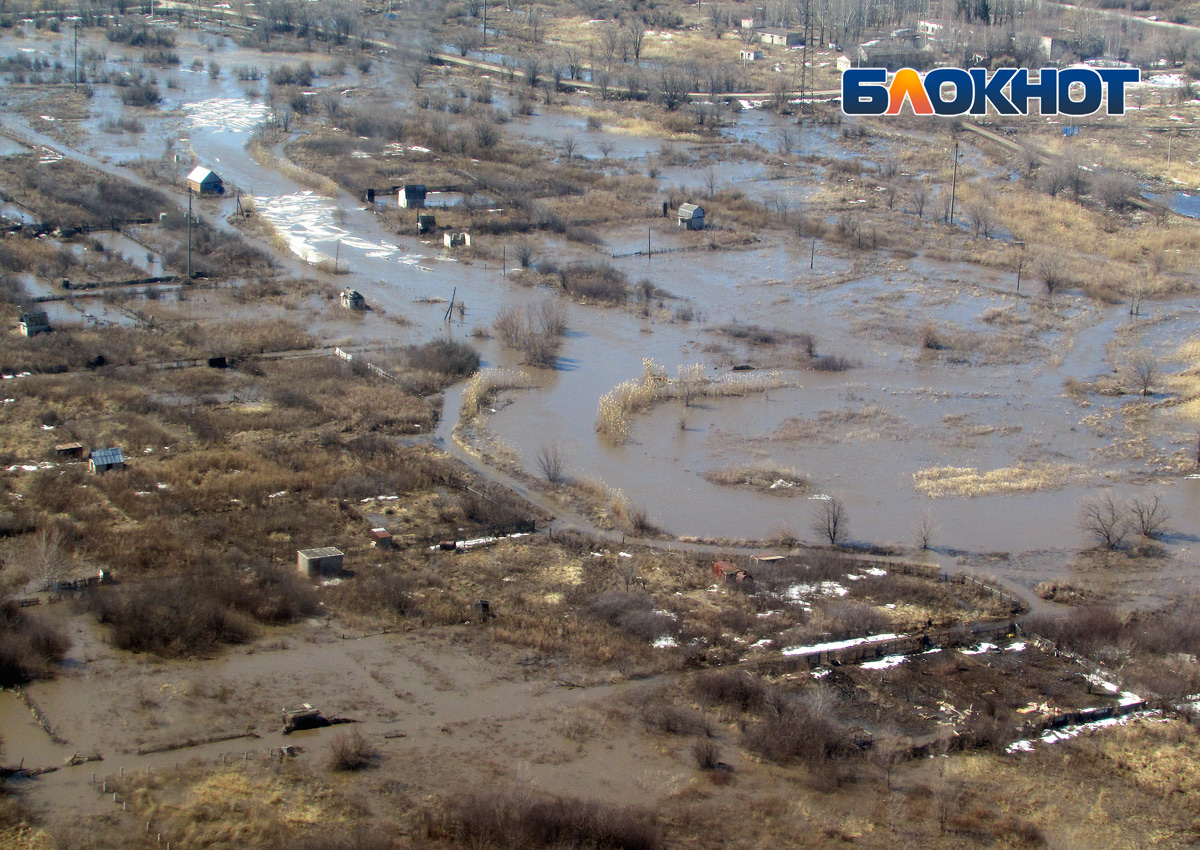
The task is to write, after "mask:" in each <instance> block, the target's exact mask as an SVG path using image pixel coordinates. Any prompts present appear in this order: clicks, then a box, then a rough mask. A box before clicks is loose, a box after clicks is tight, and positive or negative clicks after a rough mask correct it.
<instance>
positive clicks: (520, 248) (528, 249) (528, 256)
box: [513, 236, 537, 269]
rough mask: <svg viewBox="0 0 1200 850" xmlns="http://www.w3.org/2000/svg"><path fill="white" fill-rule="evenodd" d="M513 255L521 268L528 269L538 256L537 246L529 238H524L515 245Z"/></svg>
mask: <svg viewBox="0 0 1200 850" xmlns="http://www.w3.org/2000/svg"><path fill="white" fill-rule="evenodd" d="M513 255H514V256H515V257H516V258H517V262H518V263H520V264H521V268H524V269H527V268H529V265H530V264H531V263H532V262H533V258H534V257H535V256H536V255H537V246H536V245H534V244H533V242H532V240H530V239H529V238H528V237H525V236H522V237H521V238H520V239H518V240H517V241H516V243H515V244H514V245H513Z"/></svg>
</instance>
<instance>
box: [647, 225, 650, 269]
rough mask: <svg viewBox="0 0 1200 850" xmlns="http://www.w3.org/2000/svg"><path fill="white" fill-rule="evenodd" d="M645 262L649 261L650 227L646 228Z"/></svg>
mask: <svg viewBox="0 0 1200 850" xmlns="http://www.w3.org/2000/svg"><path fill="white" fill-rule="evenodd" d="M646 262H647V263H648V262H650V228H649V227H647V228H646Z"/></svg>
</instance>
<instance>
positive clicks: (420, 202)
mask: <svg viewBox="0 0 1200 850" xmlns="http://www.w3.org/2000/svg"><path fill="white" fill-rule="evenodd" d="M396 200H397V201H398V202H399V204H400V206H402V207H404V208H405V209H413V210H420V209H424V208H425V187H424V186H423V185H421V184H417V183H413V184H410V185H408V186H401V187H400V191H399V192H398V193H397V195H396Z"/></svg>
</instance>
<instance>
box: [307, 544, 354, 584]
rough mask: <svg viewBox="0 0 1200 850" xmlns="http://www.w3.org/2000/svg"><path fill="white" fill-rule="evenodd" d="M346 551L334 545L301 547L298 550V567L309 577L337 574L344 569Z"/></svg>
mask: <svg viewBox="0 0 1200 850" xmlns="http://www.w3.org/2000/svg"><path fill="white" fill-rule="evenodd" d="M344 558H345V553H344V552H342V550H341V549H335V548H334V547H332V546H322V547H320V548H318V549H301V550H299V551H298V552H296V567H297V569H299V571H300V572H301V573H303V574H304V575H306V576H308V577H309V578H320V577H321V576H332V575H337V574H338V573H340V572H341V571H342V561H343V559H344Z"/></svg>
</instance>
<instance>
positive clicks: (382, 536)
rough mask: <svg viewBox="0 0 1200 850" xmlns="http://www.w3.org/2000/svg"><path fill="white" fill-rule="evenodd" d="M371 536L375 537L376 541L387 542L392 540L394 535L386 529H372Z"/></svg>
mask: <svg viewBox="0 0 1200 850" xmlns="http://www.w3.org/2000/svg"><path fill="white" fill-rule="evenodd" d="M371 536H372V537H374V538H375V539H376V540H387V539H388V538H390V537H391V536H392V533H391V532H390V531H388V530H387V529H386V528H372V529H371Z"/></svg>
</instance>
